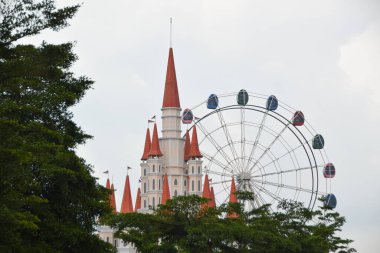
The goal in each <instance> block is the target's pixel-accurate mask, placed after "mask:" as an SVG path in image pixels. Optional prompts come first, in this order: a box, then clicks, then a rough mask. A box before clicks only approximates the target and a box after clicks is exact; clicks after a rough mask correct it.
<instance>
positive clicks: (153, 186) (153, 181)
mask: <svg viewBox="0 0 380 253" xmlns="http://www.w3.org/2000/svg"><path fill="white" fill-rule="evenodd" d="M152 189H153V191H154V190H156V180H154V179H153V180H152Z"/></svg>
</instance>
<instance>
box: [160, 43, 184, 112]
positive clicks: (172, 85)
mask: <svg viewBox="0 0 380 253" xmlns="http://www.w3.org/2000/svg"><path fill="white" fill-rule="evenodd" d="M162 107H163V108H165V107H176V108H180V107H181V105H180V103H179V95H178V86H177V77H176V74H175V66H174V57H173V48H170V49H169V59H168V68H167V71H166V81H165V92H164V100H163V102H162Z"/></svg>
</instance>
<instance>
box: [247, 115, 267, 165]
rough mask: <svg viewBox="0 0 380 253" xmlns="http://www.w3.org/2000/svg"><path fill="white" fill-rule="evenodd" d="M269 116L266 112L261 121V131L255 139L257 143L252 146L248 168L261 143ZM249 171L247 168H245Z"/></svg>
mask: <svg viewBox="0 0 380 253" xmlns="http://www.w3.org/2000/svg"><path fill="white" fill-rule="evenodd" d="M267 115H268V111H266V112H265V114H264V115H263V118H262V120H261V123H260V126H259V130H258V132H257V135H256V138H255V141H254V143H253V146H252V149H251V152H250V154H249V158H248V163H247V167H248V166H249V165H250V163H251V161H252V159H253V157H254V155H255V151H256V147H257V145H258V143H259V140H260V136H261V133H262V132H263V128H264V124H265V119H266V117H267ZM245 169H247V168H245Z"/></svg>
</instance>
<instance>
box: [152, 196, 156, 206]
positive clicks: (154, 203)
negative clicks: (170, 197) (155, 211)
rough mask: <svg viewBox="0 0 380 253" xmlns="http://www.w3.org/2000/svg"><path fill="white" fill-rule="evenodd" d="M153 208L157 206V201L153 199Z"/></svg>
mask: <svg viewBox="0 0 380 253" xmlns="http://www.w3.org/2000/svg"><path fill="white" fill-rule="evenodd" d="M152 206H153V207H155V206H156V199H155V198H154V197H153V199H152Z"/></svg>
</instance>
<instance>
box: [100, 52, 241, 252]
mask: <svg viewBox="0 0 380 253" xmlns="http://www.w3.org/2000/svg"><path fill="white" fill-rule="evenodd" d="M161 111H162V116H161V121H162V129H161V135H162V136H161V137H158V130H157V124H156V122H154V125H153V133H152V138H151V134H150V129H149V128H148V129H147V130H146V137H145V146H144V150H143V155H142V157H141V164H140V166H141V178H140V186H141V187H139V188H138V189H137V196H136V202H135V206H134V208H133V204H132V197H131V188H130V182H129V175H127V176H126V180H125V186H124V192H123V199H122V203H121V209H120V213H130V212H142V213H147V212H151V211H152V208H155V207H157V205H159V204H165V203H166V201H167V200H168V199H170V198H171V197H173V196H180V195H184V196H186V195H192V194H195V195H199V196H203V197H205V198H208V199H210V201H209V202H208V203H207V205H208V206H210V207H215V195H214V190H213V188H212V187H211V188H210V184H209V178H208V175H207V174H206V175H205V177H204V184H203V185H202V179H203V170H202V163H203V161H202V154H201V152H200V150H199V146H198V137H197V128H196V125H194V126H193V128H192V133H191V135H192V136H191V140H190V133H189V131H186V133H185V135H184V136H183V134H182V130H181V124H182V116H181V112H182V109H181V105H180V99H179V94H178V85H177V77H176V71H175V65H174V56H173V49H172V48H170V49H169V58H168V65H167V72H166V81H165V89H164V97H163V102H162V108H161ZM232 184H233V185H232V187H231V191H232V189H233V191H235V185H234V180H233V182H232ZM106 188H107V189H110V190H111V192H112V194H111V195H110V199H109V201H110V204H111V206H112V208H113V211H114V212H115V213H116V212H117V210H116V201H115V194H114V186H113V184H111V185H110V182H109V180H107V183H106ZM231 197H232V198H231ZM230 202H236V197H235V196H234V194H231V196H230ZM113 232H114V231H113V230H112V229H111V228H109V227H107V226H101V227H100V228H99V229H98V234H99V236H100V237H101V238H102V239H103V240H105V241H107V242H110V243H112V244H114V245H115V246H116V248H117V249H118V251H119V252H135V249H134V248H133V247H132V246H131V245H129V244H124V243H123V242H122V241H121V240H120V239H117V238H114V236H113Z"/></svg>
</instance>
